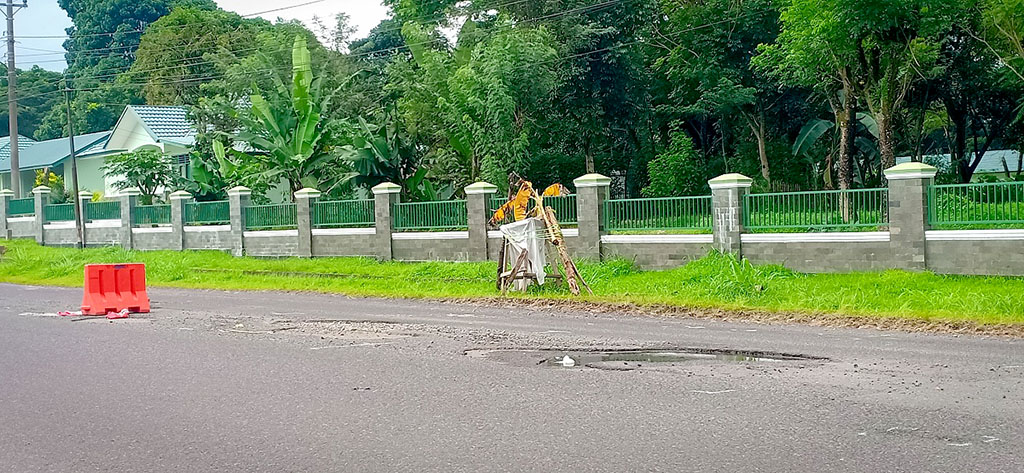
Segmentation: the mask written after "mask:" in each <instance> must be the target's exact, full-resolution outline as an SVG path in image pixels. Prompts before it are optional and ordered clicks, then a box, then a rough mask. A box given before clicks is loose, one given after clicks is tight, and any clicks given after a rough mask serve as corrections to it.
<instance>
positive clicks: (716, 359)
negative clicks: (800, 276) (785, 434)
mask: <svg viewBox="0 0 1024 473" xmlns="http://www.w3.org/2000/svg"><path fill="white" fill-rule="evenodd" d="M466 355H467V356H470V357H473V358H487V359H493V360H496V361H501V362H508V363H516V362H525V361H527V360H533V361H534V362H535V363H536V364H537V365H538V366H543V367H548V368H558V369H579V368H592V369H600V370H611V371H631V370H635V369H640V368H643V367H645V366H647V367H651V366H673V365H689V364H693V363H748V364H755V363H758V364H760V363H786V362H800V361H825V360H826V359H825V358H820V357H814V356H806V355H791V354H783V353H768V352H757V351H740V350H704V349H650V350H608V351H581V350H468V351H466Z"/></svg>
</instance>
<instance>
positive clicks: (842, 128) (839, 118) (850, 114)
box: [836, 86, 857, 222]
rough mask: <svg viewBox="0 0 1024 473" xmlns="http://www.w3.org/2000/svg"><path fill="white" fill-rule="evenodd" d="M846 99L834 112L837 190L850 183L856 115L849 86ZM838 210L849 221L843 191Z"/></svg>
mask: <svg viewBox="0 0 1024 473" xmlns="http://www.w3.org/2000/svg"><path fill="white" fill-rule="evenodd" d="M844 89H845V90H846V94H845V95H846V100H844V101H843V108H842V109H841V110H839V111H838V112H836V124H837V125H838V126H839V173H838V174H839V190H841V191H845V190H849V189H850V184H851V183H852V180H853V179H852V177H853V172H852V167H853V166H852V165H853V139H854V133H855V132H856V130H855V129H854V126H855V125H854V121H855V120H854V117H856V116H857V111H856V102H857V98H856V96H854V94H853V90H852V88H851V87H846V86H844ZM839 210H840V212H841V213H842V216H843V222H849V221H850V197H849V196H848V195H846V194H845V193H844V194H842V195H841V196H840V199H839Z"/></svg>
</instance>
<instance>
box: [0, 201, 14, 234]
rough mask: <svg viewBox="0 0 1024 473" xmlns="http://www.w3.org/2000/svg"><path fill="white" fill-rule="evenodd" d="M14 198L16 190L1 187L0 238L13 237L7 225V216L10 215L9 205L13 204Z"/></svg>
mask: <svg viewBox="0 0 1024 473" xmlns="http://www.w3.org/2000/svg"><path fill="white" fill-rule="evenodd" d="M13 198H14V191H12V190H10V189H0V238H3V239H4V240H10V239H11V229H10V226H8V225H7V217H8V216H9V215H10V213H9V207H10V205H11V199H13Z"/></svg>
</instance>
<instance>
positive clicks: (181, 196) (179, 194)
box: [170, 191, 192, 200]
mask: <svg viewBox="0 0 1024 473" xmlns="http://www.w3.org/2000/svg"><path fill="white" fill-rule="evenodd" d="M170 197H171V200H188V199H191V198H192V194H189V193H188V192H185V191H174V192H171V195H170Z"/></svg>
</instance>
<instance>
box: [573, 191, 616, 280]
mask: <svg viewBox="0 0 1024 473" xmlns="http://www.w3.org/2000/svg"><path fill="white" fill-rule="evenodd" d="M573 184H575V185H576V222H577V225H578V226H579V231H580V236H579V238H578V239H577V241H578V243H577V245H576V256H577V257H578V258H583V259H589V260H592V261H600V260H601V208H602V207H603V206H604V201H605V200H608V192H609V190H610V188H611V184H612V180H611V179H610V178H608V177H606V176H602V175H600V174H587V175H585V176H581V177H578V178H576V179H575V180H574V181H573Z"/></svg>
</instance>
